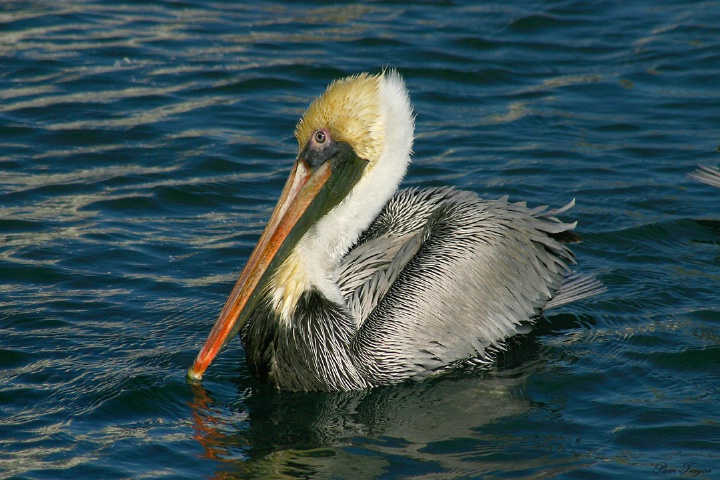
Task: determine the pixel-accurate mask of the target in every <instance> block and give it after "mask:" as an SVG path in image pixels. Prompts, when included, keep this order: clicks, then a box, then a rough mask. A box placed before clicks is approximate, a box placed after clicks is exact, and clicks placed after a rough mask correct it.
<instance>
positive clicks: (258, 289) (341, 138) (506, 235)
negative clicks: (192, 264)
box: [188, 70, 603, 391]
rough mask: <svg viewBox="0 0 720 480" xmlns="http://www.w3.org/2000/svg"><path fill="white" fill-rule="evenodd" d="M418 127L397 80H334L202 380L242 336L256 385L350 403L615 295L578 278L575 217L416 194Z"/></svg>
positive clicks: (391, 73) (209, 344)
mask: <svg viewBox="0 0 720 480" xmlns="http://www.w3.org/2000/svg"><path fill="white" fill-rule="evenodd" d="M413 131H414V116H413V113H412V108H411V105H410V99H409V96H408V92H407V89H406V87H405V84H404V82H403V79H402V78H401V76H400V75H399V74H398V73H397V72H396V71H395V70H386V71H383V72H382V73H380V74H376V75H370V74H359V75H355V76H351V77H348V78H345V79H341V80H336V81H334V82H333V83H331V84H330V86H328V87H327V90H326V91H325V92H324V93H323V94H322V95H321V96H320V97H318V98H317V99H316V100H314V101H313V102H312V103H311V104H310V106H309V107H308V109H307V111H306V112H305V114H304V115H303V117H302V118H301V120H300V121H299V123H298V124H297V127H296V129H295V137H296V138H297V141H298V143H299V150H298V155H297V159H296V161H295V163H294V166H293V167H292V171H291V173H290V177H289V179H288V180H287V182H286V184H285V187H284V189H283V191H282V193H281V196H280V200H279V201H278V204H277V206H276V207H275V210H274V211H273V213H272V215H271V217H270V220H269V221H268V224H267V226H266V228H265V230H264V231H263V233H262V235H261V236H260V239H259V241H258V244H257V246H256V247H255V249H254V251H253V252H252V254H251V255H250V258H249V260H248V262H247V265H246V266H245V268H244V270H243V271H242V273H241V274H240V278H239V279H238V281H237V284H236V285H235V287H234V288H233V290H232V292H231V293H230V297H229V298H228V300H227V303H226V304H225V307H224V308H223V310H222V312H221V313H220V316H219V318H218V320H217V323H216V324H215V326H214V327H213V329H212V331H211V332H210V335H209V336H208V339H207V341H206V342H205V344H204V346H203V347H202V349H201V351H200V352H199V354H198V356H197V358H196V360H195V362H194V364H193V365H192V366H191V367H190V369H189V371H188V376H189V378H190V379H191V380H194V381H199V380H201V379H202V376H203V374H204V372H205V371H206V369H207V368H208V366H209V365H210V363H211V362H212V361H213V359H214V358H215V356H216V355H217V354H218V352H219V351H220V350H221V349H222V348H223V347H224V346H225V345H226V344H227V343H228V341H229V340H230V339H231V338H232V337H233V336H234V335H235V334H237V333H238V332H239V333H240V336H241V338H242V343H243V346H244V349H245V353H246V361H247V364H248V367H249V369H250V371H251V372H252V374H253V375H254V376H255V377H256V378H257V379H259V380H260V381H262V382H264V383H268V384H270V385H272V386H274V387H276V388H278V389H285V390H301V391H308V390H322V391H343V390H345V391H347V390H357V389H365V388H371V387H377V386H380V385H389V384H394V383H398V382H403V381H406V380H422V379H425V378H427V377H429V376H432V375H437V374H439V373H441V372H443V371H446V370H448V369H450V368H454V367H456V366H457V365H461V364H464V363H468V362H470V363H473V362H480V363H483V362H490V361H492V358H493V353H496V352H497V351H498V349H500V348H502V347H503V345H504V341H505V340H506V339H507V338H508V337H511V336H512V335H515V334H518V333H525V332H527V331H528V328H527V327H528V325H529V324H530V323H532V321H533V319H535V318H536V317H537V316H538V315H539V314H540V313H541V311H543V310H544V309H547V308H550V307H553V306H557V305H560V304H563V303H567V302H570V301H574V300H577V299H580V298H585V297H587V296H590V295H594V294H596V293H598V292H600V291H602V289H603V287H602V285H601V284H600V283H599V282H598V281H597V280H596V279H594V278H593V277H591V276H580V275H578V274H573V273H572V272H571V271H570V270H569V267H568V264H570V263H574V259H573V255H572V253H571V251H570V250H569V249H568V248H567V247H566V246H565V245H564V243H565V242H567V241H574V240H578V239H579V238H578V237H577V236H576V235H575V234H574V233H572V230H573V229H574V228H575V224H574V223H572V224H569V223H562V222H561V221H560V220H558V219H557V218H556V217H555V216H556V215H558V214H560V213H563V212H564V211H565V210H567V209H568V208H570V207H572V206H573V204H574V201H573V202H571V203H570V204H568V205H566V206H565V207H563V208H561V209H558V210H554V211H548V210H547V207H539V208H535V209H530V208H528V207H526V206H525V204H524V203H510V202H508V200H507V198H502V199H499V200H489V201H486V200H481V199H479V198H478V196H477V195H476V194H474V193H471V192H467V191H461V190H456V189H453V188H449V187H444V188H424V189H416V188H411V189H404V190H400V191H398V190H397V189H398V185H399V184H400V182H401V180H402V178H403V177H404V175H405V173H406V170H407V167H408V165H409V163H410V155H411V149H412V143H413Z"/></svg>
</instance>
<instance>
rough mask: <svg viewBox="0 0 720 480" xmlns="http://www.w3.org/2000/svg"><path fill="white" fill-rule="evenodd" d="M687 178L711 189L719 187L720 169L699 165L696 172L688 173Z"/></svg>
mask: <svg viewBox="0 0 720 480" xmlns="http://www.w3.org/2000/svg"><path fill="white" fill-rule="evenodd" d="M688 177H690V178H692V179H693V180H697V181H698V182H702V183H707V184H708V185H712V186H713V187H720V169H718V168H713V167H706V166H704V165H700V166H699V168H698V169H697V170H695V171H694V172H692V173H689V174H688Z"/></svg>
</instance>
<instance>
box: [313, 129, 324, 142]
mask: <svg viewBox="0 0 720 480" xmlns="http://www.w3.org/2000/svg"><path fill="white" fill-rule="evenodd" d="M313 139H314V140H315V142H316V143H319V144H323V143H325V140H327V134H326V133H325V132H323V131H322V130H316V131H315V133H314V134H313Z"/></svg>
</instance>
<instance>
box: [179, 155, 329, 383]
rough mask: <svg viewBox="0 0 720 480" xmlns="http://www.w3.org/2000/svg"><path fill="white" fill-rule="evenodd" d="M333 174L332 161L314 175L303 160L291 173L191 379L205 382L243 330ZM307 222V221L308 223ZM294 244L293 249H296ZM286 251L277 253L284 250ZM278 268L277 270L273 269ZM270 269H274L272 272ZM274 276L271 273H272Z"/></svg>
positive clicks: (206, 342)
mask: <svg viewBox="0 0 720 480" xmlns="http://www.w3.org/2000/svg"><path fill="white" fill-rule="evenodd" d="M331 174H332V168H331V162H326V163H324V164H323V165H321V166H320V167H318V168H317V169H316V170H315V171H314V172H312V171H311V170H310V169H309V168H308V167H307V165H306V164H305V162H304V161H303V160H302V159H299V160H298V161H296V162H295V165H294V167H293V170H292V173H291V174H290V177H289V178H288V181H287V183H286V184H285V187H284V188H283V191H282V194H281V196H280V200H279V201H278V204H277V206H276V207H275V210H274V211H273V213H272V216H271V217H270V220H269V222H268V224H267V226H266V227H265V230H264V231H263V233H262V235H261V236H260V240H259V241H258V244H257V245H256V246H255V250H253V252H252V254H251V255H250V259H249V260H248V263H247V265H245V268H244V269H243V271H242V273H241V274H240V278H239V279H238V281H237V283H236V284H235V287H234V288H233V290H232V292H231V293H230V297H229V298H228V300H227V302H226V303H225V307H224V308H223V309H222V312H220V316H219V317H218V320H217V322H216V323H215V326H214V327H213V329H212V331H211V332H210V335H209V336H208V338H207V340H206V341H205V345H204V346H203V347H202V349H201V350H200V353H198V356H197V358H196V359H195V363H193V365H192V366H191V367H190V369H189V370H188V377H189V378H190V379H191V380H195V381H199V380H201V379H202V376H203V374H204V373H205V370H206V369H207V368H208V366H210V363H211V362H212V361H213V360H214V359H215V356H216V355H217V354H218V353H219V352H220V350H221V349H222V347H223V346H224V345H225V344H226V343H227V342H228V341H229V340H230V339H231V338H232V337H233V336H234V335H235V334H236V333H237V332H238V331H239V330H240V329H241V328H242V327H243V325H244V324H245V322H247V320H248V318H249V317H250V315H251V314H252V312H253V310H254V309H255V307H256V306H257V303H258V301H259V299H260V296H261V294H262V288H258V286H259V285H261V284H263V283H264V282H265V281H266V279H265V278H264V277H266V274H267V273H269V267H270V265H271V263H273V260H275V262H276V263H275V265H277V264H278V262H282V261H283V260H284V258H285V257H287V255H288V254H289V250H290V249H289V248H288V247H287V245H286V243H288V242H287V240H288V236H289V235H290V233H291V232H293V235H292V237H293V239H292V240H294V241H291V242H289V243H291V244H293V245H294V243H296V242H297V240H299V237H300V236H301V235H302V234H304V233H305V231H307V228H309V225H306V226H305V228H304V229H302V230H301V231H298V229H297V228H295V227H296V226H297V225H298V223H299V220H300V219H301V218H302V217H303V215H304V214H305V212H306V211H307V210H308V207H309V206H310V205H311V204H312V203H313V201H314V200H315V199H316V198H317V197H318V194H319V193H320V191H321V190H322V189H323V187H324V186H325V185H326V183H327V182H328V180H329V179H330V176H331ZM305 223H306V222H305ZM293 245H291V246H293ZM283 246H285V248H284V249H283V251H282V252H281V253H280V254H278V252H279V251H280V250H281V247H283ZM274 268H275V267H274ZM270 270H271V269H270ZM270 273H271V272H270Z"/></svg>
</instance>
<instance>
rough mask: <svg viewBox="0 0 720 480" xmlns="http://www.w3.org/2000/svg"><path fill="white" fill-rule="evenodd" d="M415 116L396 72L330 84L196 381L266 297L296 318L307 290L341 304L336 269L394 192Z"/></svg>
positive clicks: (280, 315)
mask: <svg viewBox="0 0 720 480" xmlns="http://www.w3.org/2000/svg"><path fill="white" fill-rule="evenodd" d="M413 129H414V119H413V115H412V109H411V106H410V100H409V97H408V93H407V89H406V88H405V84H404V82H403V80H402V78H401V77H400V75H399V74H398V73H397V72H395V71H385V72H383V73H381V74H378V75H368V74H360V75H355V76H351V77H348V78H345V79H342V80H337V81H335V82H333V83H332V84H330V86H329V87H328V88H327V90H326V91H325V93H323V94H322V95H321V96H320V97H318V98H317V99H316V100H314V101H313V102H312V103H311V104H310V106H309V107H308V109H307V111H306V112H305V114H304V115H303V117H302V119H301V120H300V122H299V123H298V124H297V127H296V129H295V137H296V138H297V141H298V145H299V148H298V155H297V159H296V161H295V164H294V165H293V167H292V171H291V173H290V177H289V178H288V180H287V182H286V184H285V187H284V188H283V191H282V193H281V195H280V200H279V201H278V203H277V206H276V207H275V210H274V211H273V213H272V215H271V216H270V220H269V221H268V224H267V226H266V227H265V230H264V231H263V233H262V235H261V236H260V240H259V241H258V244H257V246H256V247H255V249H254V250H253V252H252V254H251V255H250V258H249V260H248V262H247V264H246V266H245V268H244V269H243V271H242V273H241V274H240V278H239V279H238V281H237V283H236V284H235V287H234V288H233V290H232V292H231V294H230V297H229V298H228V300H227V302H226V304H225V307H224V308H223V310H222V312H221V313H220V316H219V318H218V320H217V323H216V324H215V326H214V327H213V329H212V331H211V332H210V335H209V336H208V339H207V340H206V342H205V345H204V346H203V348H202V349H201V351H200V353H199V354H198V356H197V358H196V360H195V363H194V364H193V365H192V366H191V367H190V370H189V371H188V376H189V377H190V378H191V379H193V380H200V379H201V378H202V376H203V374H204V372H205V370H206V369H207V368H208V366H209V365H210V363H211V362H212V361H213V359H214V358H215V356H216V355H217V354H218V352H219V351H220V350H221V349H222V347H223V346H224V345H225V344H226V343H227V342H228V341H229V340H230V339H231V338H232V337H233V336H234V335H235V334H236V333H237V332H238V331H239V330H240V329H241V328H242V327H243V325H245V323H246V322H247V321H248V319H249V318H250V317H251V315H252V313H253V311H254V310H255V308H256V307H257V306H258V305H259V303H260V302H261V301H262V300H267V301H270V302H271V304H272V306H273V309H274V313H275V315H274V317H275V318H274V320H275V321H277V322H280V323H281V324H283V323H284V324H287V323H289V322H292V315H293V313H294V312H295V307H296V305H297V302H298V300H299V299H300V297H301V295H302V294H303V293H304V292H306V291H308V290H309V289H315V290H317V291H318V292H319V293H320V294H321V295H323V296H324V297H325V298H327V299H328V300H330V301H332V302H335V303H338V304H340V305H343V303H344V300H343V297H342V295H341V293H340V289H339V288H338V286H337V284H336V283H335V281H334V269H335V267H336V266H337V264H338V262H339V261H340V260H341V259H342V257H343V256H344V255H345V254H346V253H347V252H348V250H349V249H350V248H351V247H352V245H353V244H354V243H355V242H356V240H357V239H358V237H359V236H360V234H361V233H362V232H363V231H364V230H365V229H366V228H367V227H368V226H369V225H370V223H371V222H372V220H373V219H374V218H375V217H376V216H377V215H378V214H379V213H380V210H381V209H382V207H383V206H384V205H385V204H386V203H387V201H388V200H389V199H390V197H391V196H392V195H393V193H394V192H395V191H396V189H397V187H398V185H399V184H400V181H401V180H402V178H403V176H404V175H405V172H406V170H407V166H408V164H409V163H410V153H411V149H412V140H413Z"/></svg>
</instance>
